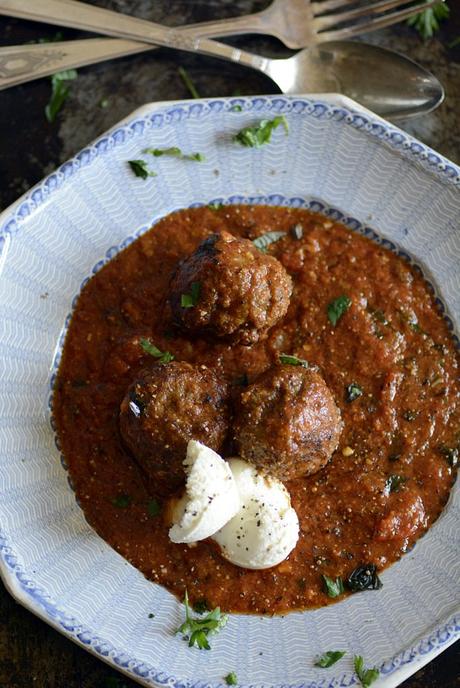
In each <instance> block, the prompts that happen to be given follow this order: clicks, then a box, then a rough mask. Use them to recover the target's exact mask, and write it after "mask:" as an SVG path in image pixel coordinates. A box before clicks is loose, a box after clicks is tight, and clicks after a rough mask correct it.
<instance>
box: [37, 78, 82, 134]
mask: <svg viewBox="0 0 460 688" xmlns="http://www.w3.org/2000/svg"><path fill="white" fill-rule="evenodd" d="M77 76H78V74H77V70H76V69H66V70H64V71H63V72H57V73H56V74H53V76H52V77H51V98H50V100H49V103H48V104H47V106H46V107H45V115H46V119H47V120H48V122H49V123H50V124H51V123H52V122H54V120H55V119H56V115H57V113H58V112H59V110H60V109H61V108H62V106H63V105H64V101H65V100H66V98H67V96H68V95H69V93H70V87H69V86H67V82H68V81H73V80H74V79H76V78H77Z"/></svg>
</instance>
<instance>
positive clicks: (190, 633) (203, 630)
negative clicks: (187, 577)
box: [176, 591, 228, 650]
mask: <svg viewBox="0 0 460 688" xmlns="http://www.w3.org/2000/svg"><path fill="white" fill-rule="evenodd" d="M184 605H185V621H184V623H183V624H182V625H181V626H179V628H178V629H177V631H176V633H182V635H183V636H184V637H185V639H187V640H188V646H189V647H193V646H196V647H197V648H198V649H200V650H210V649H211V647H210V645H209V642H208V636H210V635H214V634H215V633H218V632H219V631H220V630H221V629H222V628H223V627H224V626H225V624H226V623H227V620H228V615H227V614H222V613H221V611H220V608H219V607H216V608H215V609H213V610H212V612H210V613H209V614H207V615H206V616H205V617H200V618H195V619H194V618H193V617H192V616H191V615H190V607H189V603H188V594H187V591H185V598H184Z"/></svg>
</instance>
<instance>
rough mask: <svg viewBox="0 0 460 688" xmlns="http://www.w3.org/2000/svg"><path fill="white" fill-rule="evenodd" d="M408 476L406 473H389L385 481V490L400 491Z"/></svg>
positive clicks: (388, 492) (387, 491)
mask: <svg viewBox="0 0 460 688" xmlns="http://www.w3.org/2000/svg"><path fill="white" fill-rule="evenodd" d="M406 480H407V478H406V477H405V476H404V475H395V474H393V475H389V476H388V478H387V479H386V482H385V492H386V493H387V494H390V492H399V490H400V488H401V487H402V485H404V483H405V482H406Z"/></svg>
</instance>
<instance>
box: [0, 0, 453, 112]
mask: <svg viewBox="0 0 460 688" xmlns="http://www.w3.org/2000/svg"><path fill="white" fill-rule="evenodd" d="M393 1H394V0H392V2H393ZM398 1H399V0H398ZM326 2H327V4H330V3H331V0H326ZM333 2H335V3H336V4H337V0H333ZM340 2H341V4H342V0H340ZM324 4H325V3H323V5H324ZM384 4H388V3H387V2H385V3H384ZM2 13H3V14H8V15H12V16H17V17H23V18H27V19H32V20H36V21H45V22H48V23H54V24H59V25H63V26H72V27H76V28H81V29H87V30H89V31H95V32H98V33H102V34H108V35H113V36H121V37H123V38H129V39H135V40H140V41H145V42H148V43H157V44H160V45H164V46H167V47H174V48H178V49H181V50H187V51H189V52H200V53H204V54H208V55H214V56H216V57H221V58H223V59H228V60H231V61H232V62H237V63H241V64H244V65H246V66H248V67H252V68H253V69H257V70H259V71H261V72H263V73H264V74H266V75H267V76H269V77H270V78H271V79H272V80H273V81H274V82H275V83H276V84H277V85H278V87H279V88H280V90H281V91H283V92H284V93H308V92H319V91H334V92H339V93H344V94H345V95H349V96H350V97H353V98H355V99H357V100H359V101H360V102H361V103H362V104H363V105H366V106H367V107H369V108H370V109H373V110H374V111H375V112H377V113H378V114H382V115H384V116H386V117H392V118H395V117H398V116H399V117H406V116H409V115H414V114H419V113H421V112H428V111H430V110H432V109H433V108H435V107H436V106H437V105H438V104H439V103H440V102H441V101H442V100H443V97H444V92H443V89H442V86H441V84H440V83H439V81H438V80H437V79H436V78H435V77H434V76H433V75H432V74H430V73H429V72H427V71H426V70H424V69H422V68H421V67H419V66H418V65H416V64H415V63H413V62H411V61H410V60H407V58H404V57H402V56H401V55H397V54H395V53H392V52H390V51H387V50H384V49H382V48H375V47H373V46H365V47H363V44H354V43H341V42H331V43H328V44H324V43H323V44H321V45H317V46H315V47H312V48H306V49H304V50H301V51H299V52H298V53H297V54H296V55H294V56H293V57H290V58H287V59H268V58H264V57H261V56H259V55H253V54H251V53H247V52H245V51H242V50H239V49H237V48H233V47H231V46H228V45H225V44H222V43H218V42H216V41H212V40H209V39H207V38H200V37H199V36H198V35H197V31H198V29H197V28H196V27H194V28H193V30H192V29H188V28H178V29H171V28H167V27H164V26H161V25H159V24H154V23H152V22H147V21H144V20H141V19H136V18H134V17H130V16H127V15H124V14H119V13H116V12H111V11H109V10H105V9H102V8H99V7H95V6H91V5H87V4H85V3H82V2H75V0H34V2H33V3H30V0H0V14H2ZM379 21H380V20H379ZM326 33H328V35H330V36H331V35H332V34H338V33H339V32H338V31H336V32H326ZM326 33H323V34H321V33H320V34H318V35H319V36H326ZM321 40H322V39H321ZM96 41H97V42H96ZM105 43H106V44H107V45H108V44H109V42H108V41H105ZM77 44H79V45H77ZM85 44H86V45H87V46H89V45H93V46H94V49H95V50H98V51H99V57H98V58H97V60H102V59H106V58H105V57H104V56H103V55H102V53H103V51H104V41H103V40H102V39H93V40H92V41H90V42H89V43H88V41H72V42H71V43H70V44H69V43H56V44H52V46H51V45H49V44H48V45H45V46H41V45H37V46H22V47H21V48H20V47H18V46H13V48H6V49H4V50H6V51H8V50H9V51H14V50H16V51H22V52H21V53H20V54H18V53H16V54H15V56H14V60H13V59H12V55H13V54H12V52H10V57H9V59H8V61H7V62H6V63H5V60H4V61H3V66H2V65H0V79H1V78H2V76H3V78H8V76H10V77H11V76H13V74H11V66H12V65H13V68H14V67H15V66H16V70H18V69H20V68H21V65H22V71H23V73H24V64H25V63H26V62H27V63H28V64H29V67H30V65H31V64H33V57H32V59H31V57H30V54H29V53H27V55H28V57H27V55H26V52H25V51H28V50H31V51H32V52H35V54H36V55H41V56H42V60H41V67H40V69H39V70H38V71H39V74H38V75H39V76H43V75H44V73H50V71H51V72H52V71H56V69H64V68H66V67H69V66H77V65H78V64H88V63H89V60H88V58H87V55H88V53H87V54H86V55H84V57H85V59H84V62H82V61H81V55H80V62H77V61H76V56H75V51H78V50H80V51H81V49H82V47H84V45H85ZM112 45H113V44H112ZM69 46H70V47H69ZM132 47H133V50H132V52H134V51H136V52H139V46H137V47H136V46H135V45H134V46H132ZM144 47H145V46H144ZM44 49H46V51H47V52H46V53H45V51H44ZM40 50H42V51H43V52H42V53H40V52H39V51H40ZM384 58H385V59H384ZM66 60H67V62H66ZM52 63H53V66H52V68H51V64H52ZM8 65H9V66H8ZM48 67H49V68H50V71H47V69H48ZM8 72H10V73H9V74H8ZM21 80H22V81H24V79H21ZM16 83H18V82H16ZM0 85H1V81H0Z"/></svg>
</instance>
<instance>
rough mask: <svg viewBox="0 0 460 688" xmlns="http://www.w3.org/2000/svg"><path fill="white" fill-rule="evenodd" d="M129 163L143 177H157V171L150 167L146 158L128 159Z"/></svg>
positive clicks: (137, 175) (135, 172)
mask: <svg viewBox="0 0 460 688" xmlns="http://www.w3.org/2000/svg"><path fill="white" fill-rule="evenodd" d="M128 165H129V166H130V168H131V169H132V171H133V172H134V174H135V175H136V177H140V178H141V179H147V177H156V176H157V175H156V172H152V171H151V170H149V169H148V167H147V163H146V162H145V160H128Z"/></svg>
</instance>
